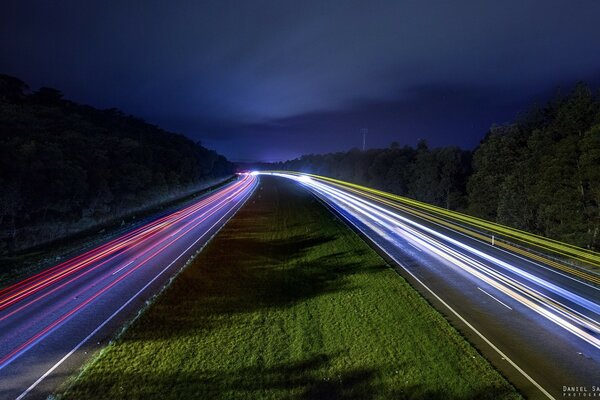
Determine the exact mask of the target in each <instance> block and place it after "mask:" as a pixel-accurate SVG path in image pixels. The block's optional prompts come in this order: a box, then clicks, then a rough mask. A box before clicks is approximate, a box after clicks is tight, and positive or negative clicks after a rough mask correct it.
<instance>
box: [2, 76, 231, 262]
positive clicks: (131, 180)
mask: <svg viewBox="0 0 600 400" xmlns="http://www.w3.org/2000/svg"><path fill="white" fill-rule="evenodd" d="M232 173H233V165H232V164H231V163H230V162H229V161H227V160H226V159H225V157H223V156H222V155H219V154H217V153H216V152H214V151H212V150H208V149H206V148H204V147H202V146H201V145H200V144H199V143H194V142H193V141H191V140H190V139H188V138H186V137H185V136H183V135H180V134H175V133H171V132H167V131H165V130H162V129H160V128H159V127H157V126H154V125H151V124H148V123H146V122H144V121H143V120H141V119H139V118H136V117H133V116H131V115H126V114H124V113H123V112H121V111H119V110H117V109H108V110H99V109H96V108H93V107H90V106H87V105H82V104H77V103H75V102H73V101H69V100H65V99H64V98H63V95H62V93H61V92H60V91H58V90H56V89H52V88H46V87H42V88H40V89H39V90H37V91H35V92H30V91H29V88H28V87H27V85H26V84H25V83H24V82H23V81H21V80H20V79H17V78H15V77H11V76H7V75H0V188H1V190H0V252H6V251H10V250H15V249H19V248H23V247H27V246H30V245H34V244H39V243H42V242H45V241H48V240H51V239H55V238H57V237H61V236H65V235H67V234H70V233H73V232H76V231H79V230H82V229H85V228H89V227H91V226H94V225H97V224H98V223H102V222H105V221H107V220H110V219H114V218H117V217H119V216H122V215H125V214H127V213H130V212H132V211H133V210H136V209H139V208H142V207H145V206H148V205H151V204H157V203H159V202H161V201H165V200H169V199H173V198H175V197H177V196H182V195H185V194H189V193H191V192H192V191H194V190H198V189H199V188H200V187H202V186H203V185H206V184H208V183H210V182H213V181H216V180H217V179H221V178H224V177H226V176H228V175H231V174H232Z"/></svg>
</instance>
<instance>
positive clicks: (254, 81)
mask: <svg viewBox="0 0 600 400" xmlns="http://www.w3.org/2000/svg"><path fill="white" fill-rule="evenodd" d="M234 5H235V6H234ZM599 13H600V4H599V3H596V2H584V3H580V4H579V5H578V7H571V6H569V5H565V4H563V3H562V2H559V1H552V2H545V3H544V8H543V9H541V10H540V8H539V6H538V3H537V2H535V1H528V2H516V1H514V2H509V3H506V2H504V3H502V4H485V5H479V6H478V7H472V6H471V5H470V4H469V3H468V2H460V3H453V4H441V5H435V6H430V5H429V6H428V5H425V4H399V3H396V2H387V3H386V2H383V3H381V4H376V5H369V6H367V5H364V4H361V3H359V2H350V3H344V4H343V5H342V4H335V3H329V4H322V3H321V2H317V1H314V2H310V3H308V4H306V3H303V6H302V7H299V6H298V5H297V4H295V3H294V2H272V3H271V2H259V3H244V4H241V5H240V4H235V3H228V2H221V3H219V4H206V3H205V4H187V5H180V6H179V7H173V8H169V9H163V7H160V5H159V4H158V3H148V4H145V5H144V6H139V5H135V4H118V5H116V6H114V5H113V6H111V7H108V6H107V5H105V4H103V3H102V2H93V3H86V4H85V5H82V4H79V3H77V2H63V3H61V4H54V5H49V4H46V3H45V2H43V1H27V2H22V1H19V2H16V1H14V2H9V4H8V6H7V7H6V12H5V13H3V15H2V16H1V17H0V38H1V39H0V49H1V50H2V53H3V54H4V55H5V56H4V57H3V58H2V60H0V71H2V72H3V73H7V74H9V75H15V76H17V77H19V78H20V79H23V80H24V81H26V82H27V83H29V84H31V86H32V87H40V86H48V87H55V88H57V89H59V90H61V91H62V92H63V93H64V94H65V97H67V98H69V99H72V100H73V101H76V102H80V103H85V104H90V105H92V106H94V107H98V108H110V107H116V108H119V109H120V110H123V111H124V112H125V113H128V114H132V115H135V116H138V117H140V118H143V119H144V120H146V121H148V122H149V123H152V124H156V125H158V126H161V127H162V128H164V129H166V130H169V131H173V132H178V133H182V134H184V135H185V136H187V137H189V138H191V139H192V140H194V141H201V142H202V143H203V144H204V145H205V146H207V147H209V148H211V149H214V150H216V151H217V152H219V153H220V154H224V155H225V156H226V157H227V158H228V159H231V160H236V161H238V162H240V161H242V160H255V162H261V161H270V162H273V161H275V160H289V159H294V158H297V157H299V156H301V155H303V154H311V153H328V152H338V151H347V150H349V149H351V148H353V147H359V148H360V147H361V145H362V135H361V133H360V132H361V129H363V128H367V129H368V136H367V147H370V148H381V147H386V146H388V145H389V143H391V142H392V141H397V142H399V143H400V145H401V146H403V145H412V146H414V145H415V144H416V143H417V141H418V140H419V139H425V140H427V141H428V142H429V143H430V145H432V146H434V147H438V146H446V145H456V146H459V147H461V148H465V149H473V148H475V147H476V146H477V144H478V143H479V141H480V140H481V139H482V138H483V137H484V135H485V133H486V132H487V131H488V129H489V128H490V126H492V124H499V125H502V124H505V123H508V122H511V121H513V120H514V119H515V117H516V116H517V114H518V113H519V112H523V111H524V110H526V109H527V108H528V107H530V106H531V105H532V104H535V103H540V102H542V103H544V102H545V101H546V100H547V99H548V98H550V97H551V96H552V95H553V93H554V91H555V90H556V89H557V88H559V87H563V88H564V87H572V86H573V85H574V84H575V83H576V82H578V81H585V82H587V83H588V84H590V85H593V86H596V85H598V83H600V54H599V53H598V52H597V51H595V50H596V49H595V48H596V43H595V40H594V38H597V37H600V26H598V24H596V23H595V22H594V17H595V16H596V15H599ZM332 16H335V18H330V17H332ZM108 27H110V29H108ZM457 27H460V29H456V28H457ZM557 27H560V29H557Z"/></svg>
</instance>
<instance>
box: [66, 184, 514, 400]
mask: <svg viewBox="0 0 600 400" xmlns="http://www.w3.org/2000/svg"><path fill="white" fill-rule="evenodd" d="M261 179H262V183H261V185H260V187H259V188H258V189H257V191H256V192H255V194H254V196H253V198H252V199H251V200H250V201H249V202H248V203H247V204H246V206H244V208H243V209H242V210H240V211H239V212H238V213H237V215H236V216H235V217H234V218H233V219H232V220H231V221H230V222H229V223H228V224H227V225H226V226H225V227H224V228H223V229H222V230H221V232H220V233H219V234H218V235H217V237H216V238H214V239H213V240H212V241H211V242H210V244H209V245H208V246H207V248H206V249H205V250H204V251H203V252H202V253H201V254H200V255H199V256H198V257H197V258H196V260H195V261H194V262H193V264H192V265H190V266H189V267H188V268H187V269H186V270H185V271H184V272H183V273H182V274H181V275H180V276H179V277H178V278H177V279H176V280H175V281H174V282H173V284H172V285H171V286H170V287H169V288H168V289H167V290H166V291H165V292H164V293H163V294H162V295H161V296H160V297H159V298H158V300H157V301H156V302H155V304H153V305H152V306H151V307H150V308H149V309H148V310H147V311H146V312H145V313H144V314H143V315H142V316H141V317H140V318H139V319H137V320H136V321H135V322H134V323H133V324H132V326H131V327H130V328H129V329H128V330H127V331H126V332H125V333H124V334H123V335H122V336H121V337H120V338H119V339H118V340H117V341H115V342H114V343H112V344H111V345H109V346H108V347H107V348H105V349H104V350H103V351H101V352H100V354H99V355H98V356H97V357H96V358H95V359H94V360H92V361H91V362H90V363H89V364H88V365H87V366H86V367H85V368H84V369H83V370H82V372H81V373H80V374H79V375H78V376H77V377H75V378H73V379H72V380H71V381H70V382H69V384H68V385H65V386H64V387H63V388H62V389H61V390H60V391H59V393H58V395H59V397H60V398H64V399H96V398H111V399H116V398H128V399H151V398H160V399H180V398H206V399H218V398H223V399H279V398H286V399H287V398H297V399H304V398H307V399H318V398H323V399H334V398H343V399H352V398H357V399H370V398H385V399H387V398H393V399H397V398H410V399H415V398H416V399H420V398H422V399H431V398H440V399H441V398H443V399H465V398H473V399H484V398H490V399H491V398H493V399H496V398H504V399H514V398H520V396H519V394H518V393H517V392H516V391H515V389H514V388H513V387H512V386H511V385H510V384H509V383H508V382H507V381H506V380H504V379H503V378H502V377H501V376H500V374H499V373H498V372H497V371H496V370H495V369H494V368H492V367H491V366H490V364H489V363H488V362H487V361H486V360H485V359H484V358H482V357H481V356H480V355H479V354H478V353H477V351H475V349H474V348H473V347H472V346H471V345H470V344H469V343H468V342H466V340H465V339H464V338H463V337H462V336H460V334H459V333H458V332H457V331H456V330H455V329H454V328H453V327H451V326H450V325H449V323H448V322H447V321H446V320H445V319H444V318H443V317H442V316H441V315H440V314H439V313H438V312H437V311H435V310H434V309H433V308H432V307H431V306H430V305H429V304H428V303H427V302H426V301H425V300H424V299H423V298H422V297H421V296H420V295H419V294H418V293H417V292H416V291H415V290H414V289H412V288H411V287H410V286H409V285H408V284H407V283H406V281H405V280H404V279H403V278H401V277H400V276H398V275H397V274H396V273H395V272H394V271H393V269H392V268H391V267H389V266H388V265H387V264H386V262H385V261H384V260H382V259H381V258H380V257H379V256H378V255H377V254H376V253H375V252H374V251H373V250H372V249H371V248H370V247H369V246H368V245H367V244H366V243H364V242H363V241H362V240H361V239H360V238H359V237H358V236H357V235H356V234H355V233H354V232H352V231H351V230H350V229H348V228H347V227H346V226H345V225H344V224H343V223H342V222H340V221H339V220H338V219H336V218H335V217H334V216H333V215H332V214H331V213H330V212H329V211H328V210H327V209H325V208H324V207H323V206H322V205H321V204H320V203H319V202H318V201H316V200H315V199H314V198H312V196H310V195H309V194H308V193H307V192H306V191H304V190H303V189H301V188H299V187H297V186H295V185H294V184H293V183H291V182H287V181H285V180H282V179H277V178H272V177H265V178H261Z"/></svg>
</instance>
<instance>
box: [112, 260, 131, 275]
mask: <svg viewBox="0 0 600 400" xmlns="http://www.w3.org/2000/svg"><path fill="white" fill-rule="evenodd" d="M134 261H135V260H131V261H129V262H128V263H127V264H125V265H123V266H122V267H121V268H119V269H118V270H116V271H115V272H113V273H112V274H111V275H116V274H118V273H119V272H121V271H122V270H123V269H125V268H126V267H128V266H130V265H131V263H133V262H134Z"/></svg>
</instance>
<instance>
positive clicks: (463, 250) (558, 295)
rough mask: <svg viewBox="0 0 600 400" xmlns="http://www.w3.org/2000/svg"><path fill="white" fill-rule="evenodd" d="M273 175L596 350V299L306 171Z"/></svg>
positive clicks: (599, 340) (599, 331)
mask: <svg viewBox="0 0 600 400" xmlns="http://www.w3.org/2000/svg"><path fill="white" fill-rule="evenodd" d="M273 175H276V176H280V177H284V178H288V179H293V180H296V181H298V182H299V183H300V184H302V185H304V186H305V187H307V188H309V189H310V190H312V191H313V192H315V193H317V194H318V195H319V196H320V197H322V198H325V199H328V200H329V201H333V202H334V203H335V204H336V205H338V206H341V207H342V208H343V209H345V210H346V211H347V212H349V213H350V214H352V215H354V216H355V217H357V218H358V219H360V220H362V221H363V222H368V223H370V224H376V225H378V226H379V227H381V228H383V230H384V231H385V239H386V240H388V241H393V240H394V239H393V238H394V236H395V235H398V236H400V237H402V238H403V239H408V241H409V242H412V245H413V246H414V245H416V246H415V247H418V248H420V249H422V250H427V251H428V252H429V253H432V254H435V255H437V256H438V257H440V258H442V259H444V260H446V261H448V262H449V263H450V264H451V265H453V266H455V267H459V268H460V269H461V270H462V271H464V272H466V273H468V274H469V275H471V276H472V277H475V278H477V279H478V280H479V281H481V282H485V283H486V284H488V285H490V286H492V287H494V288H495V289H497V290H498V291H499V292H501V293H504V294H505V295H507V296H508V297H510V298H511V299H512V300H514V301H517V302H518V303H520V304H521V305H524V306H526V307H528V308H529V309H531V310H533V311H534V312H536V313H538V314H539V315H542V316H543V317H545V318H547V319H548V320H549V321H552V322H554V323H555V324H557V325H559V326H560V327H561V328H563V329H565V330H567V331H569V332H571V333H572V334H574V335H576V336H577V337H579V338H580V339H582V340H584V341H586V342H587V343H589V344H591V345H592V346H594V347H595V348H596V349H600V323H599V322H598V319H599V318H598V317H599V316H600V305H599V304H598V303H597V302H594V301H591V300H589V299H586V298H583V297H581V296H579V295H577V294H575V293H572V292H570V291H568V290H567V289H564V288H561V287H559V286H557V285H555V284H553V283H551V282H548V281H546V280H544V279H542V278H540V277H537V276H535V275H534V274H532V273H530V272H527V271H524V270H523V269H521V268H519V267H518V266H515V265H511V264H509V263H507V262H505V261H502V260H500V259H498V258H496V257H494V256H491V255H489V254H486V253H485V252H483V251H481V250H478V249H475V248H473V247H471V246H469V245H468V244H465V243H463V242H461V241H458V240H456V239H453V238H451V237H448V236H446V235H445V234H443V233H441V232H438V231H435V230H433V229H431V228H429V227H426V226H423V225H421V224H419V223H418V222H415V221H413V220H411V219H409V218H407V217H404V216H402V215H399V214H396V213H395V212H393V211H390V210H388V209H386V208H384V207H382V206H380V205H378V204H375V203H374V202H373V201H372V200H367V199H364V198H360V197H358V196H357V195H354V194H351V193H348V192H345V191H343V190H340V189H338V188H335V187H332V186H331V185H327V184H325V183H323V182H320V181H317V180H315V179H312V178H309V177H307V176H296V175H290V174H285V173H273ZM380 235H381V233H380ZM458 249H460V251H459V250H458ZM474 256H475V257H474ZM478 259H483V260H485V261H488V263H483V262H481V261H479V260H478ZM490 265H492V266H490ZM498 267H500V268H498ZM511 275H516V276H518V277H520V278H524V279H525V281H527V282H529V284H527V283H524V282H522V281H519V280H517V279H515V277H513V276H511ZM531 283H533V284H535V286H539V287H541V288H543V289H545V290H546V291H547V292H550V293H551V295H547V294H544V293H542V291H541V290H539V289H536V288H535V287H532V286H530V284H531Z"/></svg>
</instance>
